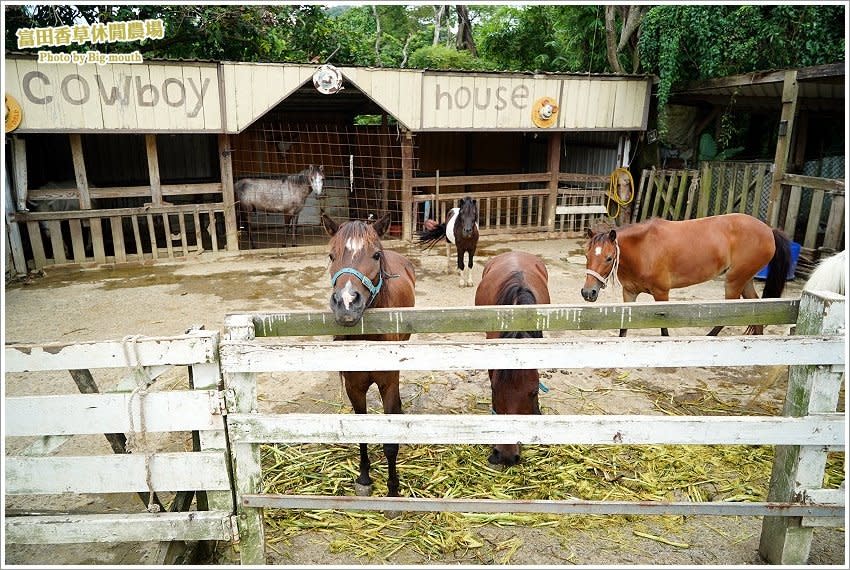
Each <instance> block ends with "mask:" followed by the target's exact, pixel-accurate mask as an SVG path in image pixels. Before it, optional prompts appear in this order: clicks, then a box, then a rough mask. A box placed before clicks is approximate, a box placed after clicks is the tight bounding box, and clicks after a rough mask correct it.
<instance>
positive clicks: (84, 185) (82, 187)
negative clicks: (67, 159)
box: [68, 133, 91, 210]
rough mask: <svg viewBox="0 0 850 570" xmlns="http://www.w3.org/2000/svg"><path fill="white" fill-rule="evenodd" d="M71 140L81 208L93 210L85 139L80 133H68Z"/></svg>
mask: <svg viewBox="0 0 850 570" xmlns="http://www.w3.org/2000/svg"><path fill="white" fill-rule="evenodd" d="M68 137H69V139H70V141H71V159H72V160H73V162H74V178H75V179H76V180H77V192H78V193H79V197H80V209H81V210H91V196H90V195H89V181H88V176H87V175H86V161H85V158H84V157H83V141H82V138H81V137H80V135H79V134H76V133H72V134H70V135H68Z"/></svg>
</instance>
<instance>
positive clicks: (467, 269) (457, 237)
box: [417, 196, 478, 287]
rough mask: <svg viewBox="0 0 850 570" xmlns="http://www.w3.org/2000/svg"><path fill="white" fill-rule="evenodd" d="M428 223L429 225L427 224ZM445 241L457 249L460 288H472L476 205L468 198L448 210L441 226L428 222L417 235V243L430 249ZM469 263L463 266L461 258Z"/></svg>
mask: <svg viewBox="0 0 850 570" xmlns="http://www.w3.org/2000/svg"><path fill="white" fill-rule="evenodd" d="M429 222H430V223H429ZM443 239H445V240H446V241H448V242H449V243H453V244H454V245H455V248H457V270H458V274H459V276H460V286H461V287H472V258H473V257H474V256H475V248H476V247H478V204H476V202H475V200H473V199H472V198H470V197H469V196H464V197H463V198H462V199H461V201H460V206H459V207H457V208H452V209H451V210H449V217H448V219H447V220H446V221H445V222H443V223H442V224H436V223H434V222H433V220H428V221H427V222H426V224H425V230H424V231H421V232H419V233H418V234H417V242H418V243H419V244H425V246H426V247H425V249H431V248H432V247H433V246H434V244H436V243H437V242H440V241H442V240H443ZM464 254H466V255H467V259H468V261H469V263H467V264H466V266H464V263H463V256H464Z"/></svg>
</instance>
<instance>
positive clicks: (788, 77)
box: [767, 70, 799, 229]
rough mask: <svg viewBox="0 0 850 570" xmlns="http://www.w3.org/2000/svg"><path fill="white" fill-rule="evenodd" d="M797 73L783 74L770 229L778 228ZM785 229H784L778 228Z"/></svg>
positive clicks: (795, 96) (768, 211) (791, 130)
mask: <svg viewBox="0 0 850 570" xmlns="http://www.w3.org/2000/svg"><path fill="white" fill-rule="evenodd" d="M798 90H799V86H798V85H797V72H796V71H795V70H790V71H786V72H785V79H784V84H783V87H782V114H781V116H780V119H779V133H780V134H779V136H778V137H777V141H776V154H775V156H774V158H773V165H774V168H773V183H772V184H771V186H770V201H769V202H768V205H767V219H768V224H769V225H770V226H771V227H774V228H776V227H778V226H777V224H778V223H779V200H780V199H781V197H782V177H783V176H785V170H786V165H787V164H788V151H789V148H790V143H791V140H792V138H793V134H794V116H795V115H796V114H797V94H798ZM780 229H785V228H780Z"/></svg>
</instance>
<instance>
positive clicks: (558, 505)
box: [243, 494, 834, 516]
mask: <svg viewBox="0 0 850 570" xmlns="http://www.w3.org/2000/svg"><path fill="white" fill-rule="evenodd" d="M243 500H244V501H245V502H246V503H247V504H249V505H251V506H254V507H266V508H276V509H281V508H282V509H343V510H355V509H364V510H388V511H407V512H411V511H414V512H416V511H419V512H421V511H430V512H462V513H470V512H472V513H507V512H510V513H552V514H561V515H564V514H583V515H588V514H594V515H608V514H619V515H643V516H646V515H653V514H677V515H685V516H688V515H725V516H730V515H745V516H760V515H765V514H768V513H774V514H775V513H777V512H782V513H783V515H784V516H800V514H804V513H805V514H808V513H817V514H818V515H820V514H821V513H824V512H826V513H829V512H831V511H832V509H825V508H819V507H814V506H811V505H800V504H793V503H767V502H752V503H750V502H726V501H714V502H709V501H706V502H702V503H694V502H689V501H679V502H673V501H644V502H637V501H582V500H547V499H514V500H511V499H438V498H430V497H429V498H422V497H349V496H343V497H339V496H333V497H331V496H319V495H277V494H274V495H273V494H268V495H249V496H246V497H243ZM832 512H834V511H832Z"/></svg>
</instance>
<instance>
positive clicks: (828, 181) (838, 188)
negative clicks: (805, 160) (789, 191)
mask: <svg viewBox="0 0 850 570" xmlns="http://www.w3.org/2000/svg"><path fill="white" fill-rule="evenodd" d="M781 182H782V184H787V185H789V186H803V187H805V188H814V189H816V190H825V191H826V192H837V193H841V194H843V193H844V180H840V179H833V178H819V177H817V176H803V175H802V174H788V173H785V175H784V176H783V177H782V180H781Z"/></svg>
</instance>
